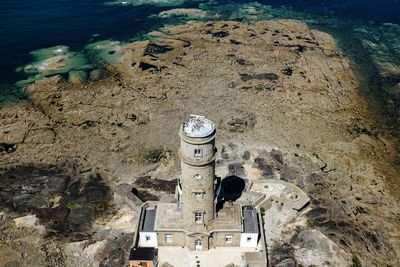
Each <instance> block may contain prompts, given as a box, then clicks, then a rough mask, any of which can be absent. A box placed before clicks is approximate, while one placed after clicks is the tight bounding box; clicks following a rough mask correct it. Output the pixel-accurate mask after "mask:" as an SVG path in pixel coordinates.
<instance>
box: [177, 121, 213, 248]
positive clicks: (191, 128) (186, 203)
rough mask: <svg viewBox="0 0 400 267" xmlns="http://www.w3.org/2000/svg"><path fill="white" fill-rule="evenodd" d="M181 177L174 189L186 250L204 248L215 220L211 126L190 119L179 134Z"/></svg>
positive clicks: (209, 123) (208, 122) (205, 122)
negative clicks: (178, 195) (176, 195)
mask: <svg viewBox="0 0 400 267" xmlns="http://www.w3.org/2000/svg"><path fill="white" fill-rule="evenodd" d="M179 134H180V138H181V147H180V150H179V157H180V160H181V169H182V176H181V179H180V181H179V184H178V187H179V188H180V189H179V191H181V194H180V205H181V209H182V214H183V220H184V225H185V229H186V231H187V232H188V237H189V239H188V240H187V242H188V245H189V247H192V244H194V246H195V248H196V249H205V248H206V247H208V231H207V226H208V225H209V224H210V223H211V222H212V221H213V219H214V216H215V204H214V200H215V188H214V187H215V183H214V181H215V153H216V149H215V134H216V131H215V126H214V123H213V122H212V121H210V120H208V119H206V118H205V117H202V116H197V115H191V116H190V117H189V118H188V119H187V120H186V121H185V122H184V123H183V124H182V125H181V129H180V131H179Z"/></svg>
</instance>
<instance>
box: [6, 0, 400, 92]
mask: <svg viewBox="0 0 400 267" xmlns="http://www.w3.org/2000/svg"><path fill="white" fill-rule="evenodd" d="M248 2H252V1H242V0H240V1H235V0H233V1H220V2H218V3H212V2H210V3H207V2H205V1H203V2H200V1H190V2H186V3H185V4H184V5H182V6H179V7H198V6H199V4H202V5H201V6H202V7H203V8H204V6H206V7H207V8H210V9H215V10H218V8H220V9H221V10H223V7H224V5H226V6H228V5H235V4H237V7H236V8H238V7H240V4H246V3H248ZM259 3H261V4H265V5H270V6H272V8H276V9H277V10H278V9H282V7H284V8H287V9H289V10H291V11H293V12H299V14H301V15H299V16H297V17H296V16H295V17H296V18H299V19H302V16H303V17H304V19H310V17H311V18H313V19H314V20H315V19H316V20H317V21H314V26H317V27H320V28H322V29H326V30H328V31H330V32H332V33H333V34H336V35H337V36H338V37H339V38H342V40H341V41H340V42H341V43H342V44H343V48H344V49H346V47H347V48H348V50H347V52H348V53H350V54H351V53H355V54H358V55H354V57H355V58H356V57H357V56H358V57H359V59H363V58H364V57H365V53H368V52H366V51H364V52H363V53H358V52H359V51H356V50H355V49H354V47H352V45H351V42H353V41H354V40H355V39H354V38H353V36H352V34H353V33H352V32H351V30H350V28H351V27H352V25H351V24H354V25H356V24H357V25H371V24H372V25H380V24H383V23H394V24H400V0H379V1H378V0H336V1H335V0H329V1H328V0H263V1H259ZM204 4H205V5H204ZM169 8H176V7H168V6H163V7H160V6H156V5H141V6H115V5H113V6H110V5H105V4H104V2H103V1H102V0H29V1H28V0H1V1H0V70H1V71H0V95H2V94H3V95H4V94H8V93H10V92H13V90H5V89H4V88H6V89H7V88H9V87H11V85H12V84H14V83H15V82H16V81H17V80H19V79H22V78H26V77H25V76H24V75H22V74H17V73H16V72H15V71H14V70H15V68H16V67H18V66H21V65H24V64H27V63H28V62H29V61H31V56H30V54H29V52H30V51H32V50H35V49H38V48H44V47H50V46H54V45H67V46H70V47H71V49H72V50H80V49H82V47H84V46H85V45H86V44H88V43H90V42H93V41H96V40H101V39H108V38H112V39H115V40H127V39H129V38H133V37H137V36H139V35H141V34H144V33H146V32H148V31H149V30H151V29H154V28H157V27H160V26H162V25H163V24H164V23H166V21H165V20H164V21H163V20H162V19H156V18H149V16H150V15H152V14H157V13H159V12H160V11H162V10H166V9H169ZM231 9H232V8H231ZM221 13H222V14H223V12H221ZM285 16H286V15H285V13H284V12H283V13H282V12H280V13H279V15H278V16H277V17H285ZM288 16H289V17H293V15H288ZM309 16H310V17H309ZM332 18H333V19H334V20H333V21H334V23H333V22H332V20H331V19H332ZM168 22H170V21H168ZM333 24H334V25H333ZM347 37H348V38H347ZM346 38H347V40H346ZM352 38H353V39H352ZM399 38H400V36H399ZM349 44H350V45H349ZM356 47H357V46H356ZM358 47H359V48H357V49H362V47H361V46H358ZM365 64H368V62H366V63H365Z"/></svg>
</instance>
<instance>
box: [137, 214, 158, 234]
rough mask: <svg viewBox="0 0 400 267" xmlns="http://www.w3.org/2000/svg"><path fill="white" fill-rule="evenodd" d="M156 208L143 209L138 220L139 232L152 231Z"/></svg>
mask: <svg viewBox="0 0 400 267" xmlns="http://www.w3.org/2000/svg"><path fill="white" fill-rule="evenodd" d="M155 218H156V209H145V210H144V214H143V216H142V218H141V220H140V232H154V223H155Z"/></svg>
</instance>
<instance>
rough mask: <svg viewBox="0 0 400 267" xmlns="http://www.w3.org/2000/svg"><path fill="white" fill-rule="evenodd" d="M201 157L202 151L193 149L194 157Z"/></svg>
mask: <svg viewBox="0 0 400 267" xmlns="http://www.w3.org/2000/svg"><path fill="white" fill-rule="evenodd" d="M201 156H203V151H201V149H200V148H195V149H194V157H195V158H200V157H201Z"/></svg>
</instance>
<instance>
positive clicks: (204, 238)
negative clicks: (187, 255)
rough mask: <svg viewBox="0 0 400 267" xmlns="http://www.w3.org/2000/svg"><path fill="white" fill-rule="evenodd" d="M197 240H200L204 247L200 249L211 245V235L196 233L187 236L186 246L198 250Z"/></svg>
mask: <svg viewBox="0 0 400 267" xmlns="http://www.w3.org/2000/svg"><path fill="white" fill-rule="evenodd" d="M196 240H200V241H201V243H202V247H201V249H200V250H208V249H209V248H210V247H209V236H208V235H202V234H194V235H190V236H187V239H186V247H187V248H188V249H189V250H196V246H195V244H196Z"/></svg>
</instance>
